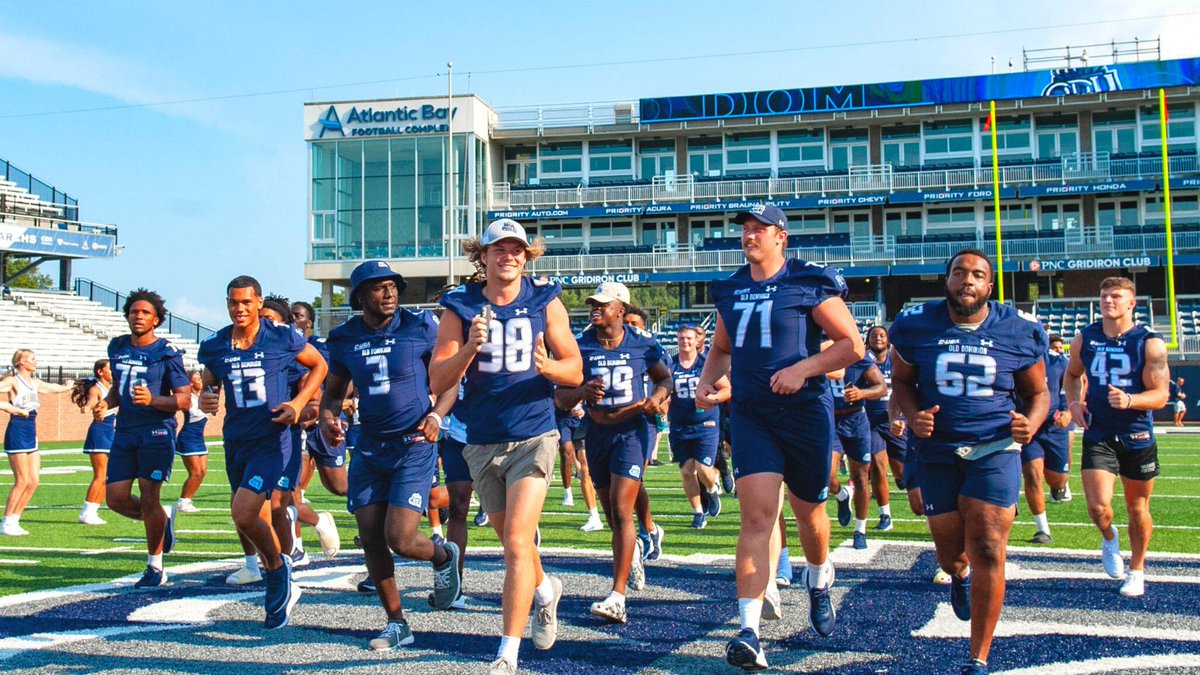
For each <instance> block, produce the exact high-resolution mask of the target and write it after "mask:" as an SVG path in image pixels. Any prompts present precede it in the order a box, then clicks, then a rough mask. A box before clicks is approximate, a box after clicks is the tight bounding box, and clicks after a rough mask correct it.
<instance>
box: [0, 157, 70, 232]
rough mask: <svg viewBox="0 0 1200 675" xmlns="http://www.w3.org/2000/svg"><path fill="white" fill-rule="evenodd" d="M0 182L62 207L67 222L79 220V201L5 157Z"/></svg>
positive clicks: (1, 165)
mask: <svg viewBox="0 0 1200 675" xmlns="http://www.w3.org/2000/svg"><path fill="white" fill-rule="evenodd" d="M0 180H6V181H9V182H11V183H13V184H14V185H16V186H17V187H18V188H20V189H22V190H24V191H26V192H28V193H29V194H30V195H32V196H34V197H36V198H37V199H38V200H39V201H41V202H44V203H45V204H46V205H47V206H56V207H60V208H61V209H62V210H63V213H62V216H63V218H65V219H67V220H72V221H74V220H78V219H79V201H78V200H76V199H75V198H74V197H72V196H71V195H68V194H67V193H65V192H63V191H61V190H59V189H58V188H56V187H54V186H53V185H50V184H49V183H46V182H45V181H43V180H41V179H40V178H37V177H36V176H34V175H33V174H31V173H29V172H27V171H23V170H21V169H20V168H19V167H17V166H14V165H13V163H12V162H9V161H8V160H6V159H4V158H3V157H0Z"/></svg>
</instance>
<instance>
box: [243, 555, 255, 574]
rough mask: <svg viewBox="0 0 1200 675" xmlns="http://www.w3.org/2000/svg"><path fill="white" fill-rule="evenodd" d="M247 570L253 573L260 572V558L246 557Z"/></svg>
mask: <svg viewBox="0 0 1200 675" xmlns="http://www.w3.org/2000/svg"><path fill="white" fill-rule="evenodd" d="M246 569H248V570H250V571H251V572H257V571H258V556H257V555H248V556H246Z"/></svg>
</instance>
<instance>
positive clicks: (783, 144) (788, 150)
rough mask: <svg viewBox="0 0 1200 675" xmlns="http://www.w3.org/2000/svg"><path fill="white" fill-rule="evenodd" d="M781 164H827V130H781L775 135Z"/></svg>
mask: <svg viewBox="0 0 1200 675" xmlns="http://www.w3.org/2000/svg"><path fill="white" fill-rule="evenodd" d="M775 142H776V145H777V146H778V148H779V149H778V152H779V165H780V166H786V165H800V164H814V165H818V166H822V167H823V166H825V132H824V131H821V130H817V131H781V132H779V133H778V134H777V135H776V137H775Z"/></svg>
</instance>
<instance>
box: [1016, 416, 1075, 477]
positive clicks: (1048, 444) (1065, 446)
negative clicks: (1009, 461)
mask: <svg viewBox="0 0 1200 675" xmlns="http://www.w3.org/2000/svg"><path fill="white" fill-rule="evenodd" d="M1069 443H1070V436H1069V435H1068V434H1067V430H1066V429H1060V428H1059V427H1058V425H1056V424H1053V423H1051V425H1050V426H1049V427H1044V428H1043V429H1042V430H1041V431H1039V432H1038V433H1037V435H1035V436H1034V437H1033V439H1032V440H1030V441H1029V445H1026V446H1024V447H1023V448H1021V463H1022V464H1025V463H1026V462H1031V461H1033V460H1035V459H1041V460H1044V462H1045V470H1046V471H1053V472H1054V473H1067V472H1069V471H1070V469H1071V446H1070V445H1069Z"/></svg>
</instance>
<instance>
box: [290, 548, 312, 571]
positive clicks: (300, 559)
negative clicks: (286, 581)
mask: <svg viewBox="0 0 1200 675" xmlns="http://www.w3.org/2000/svg"><path fill="white" fill-rule="evenodd" d="M289 557H290V558H291V559H292V567H293V568H296V567H306V566H308V564H309V563H311V562H312V558H309V557H308V551H305V550H304V549H300V550H299V551H292V555H291V556H289Z"/></svg>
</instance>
